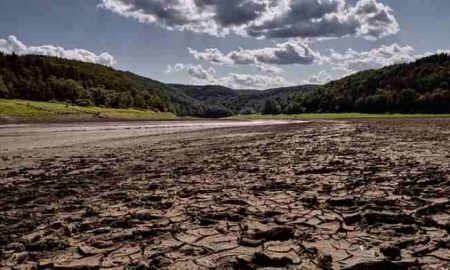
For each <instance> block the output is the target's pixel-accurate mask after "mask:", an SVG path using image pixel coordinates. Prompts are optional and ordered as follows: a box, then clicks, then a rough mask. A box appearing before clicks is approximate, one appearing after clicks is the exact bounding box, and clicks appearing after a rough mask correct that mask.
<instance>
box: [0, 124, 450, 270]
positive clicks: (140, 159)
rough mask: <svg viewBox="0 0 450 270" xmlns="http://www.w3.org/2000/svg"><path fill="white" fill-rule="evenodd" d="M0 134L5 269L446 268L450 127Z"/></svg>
mask: <svg viewBox="0 0 450 270" xmlns="http://www.w3.org/2000/svg"><path fill="white" fill-rule="evenodd" d="M213 123H214V124H213V126H211V125H212V124H211V123H209V124H208V123H206V124H205V125H204V126H201V125H199V123H198V122H196V123H195V124H189V123H188V122H186V123H180V125H179V126H173V125H172V124H173V123H168V124H167V125H166V126H164V125H165V123H159V124H158V125H160V126H158V127H156V126H155V124H153V123H125V124H118V123H115V124H104V123H102V124H98V123H97V124H83V125H79V124H54V125H28V126H24V125H12V126H2V127H0V148H1V149H0V194H2V196H0V269H2V270H3V269H12V268H15V269H17V268H20V269H31V268H39V269H51V268H55V269H98V268H111V269H112V268H115V269H124V268H128V269H274V268H278V269H279V268H281V269H348V270H349V269H353V270H356V269H450V268H449V258H450V236H449V233H450V201H449V197H450V120H448V119H447V120H445V119H443V120H439V119H433V120H431V119H428V120H420V119H415V120H371V121H362V120H360V121H327V122H323V121H318V122H315V121H310V122H298V123H294V122H291V123H286V122H283V123H282V122H278V123H275V122H259V123H258V124H251V125H249V124H248V123H247V124H236V122H232V123H235V124H232V123H228V122H227V123H225V122H222V123H219V122H213Z"/></svg>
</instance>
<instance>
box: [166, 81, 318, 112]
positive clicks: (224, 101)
mask: <svg viewBox="0 0 450 270" xmlns="http://www.w3.org/2000/svg"><path fill="white" fill-rule="evenodd" d="M170 86H171V87H172V88H173V89H174V90H175V91H178V92H180V93H183V94H185V95H187V96H190V97H192V98H194V99H196V100H198V101H201V102H203V103H205V104H209V105H213V106H215V107H217V108H222V109H225V110H229V111H230V112H231V113H232V114H242V113H244V114H248V113H257V112H261V111H262V109H263V107H264V104H265V102H266V101H274V102H286V101H288V100H289V99H290V98H292V97H293V96H294V95H295V94H296V93H299V92H306V91H311V90H313V89H315V88H316V87H317V86H313V85H305V86H294V87H284V88H276V89H268V90H235V89H231V88H227V87H224V86H218V85H206V86H195V85H181V84H170Z"/></svg>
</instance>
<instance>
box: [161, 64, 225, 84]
mask: <svg viewBox="0 0 450 270" xmlns="http://www.w3.org/2000/svg"><path fill="white" fill-rule="evenodd" d="M181 71H187V73H188V74H189V75H190V76H191V77H193V78H195V79H197V80H200V81H214V79H215V78H214V76H215V74H216V71H215V70H214V69H213V68H211V67H209V68H205V67H203V66H202V65H191V64H181V63H178V64H175V65H173V66H171V65H169V66H167V69H166V73H172V72H181Z"/></svg>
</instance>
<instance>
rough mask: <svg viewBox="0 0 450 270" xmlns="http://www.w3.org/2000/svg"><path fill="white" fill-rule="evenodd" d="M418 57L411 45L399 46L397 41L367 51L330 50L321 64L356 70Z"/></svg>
mask: <svg viewBox="0 0 450 270" xmlns="http://www.w3.org/2000/svg"><path fill="white" fill-rule="evenodd" d="M418 57H419V56H418V55H416V53H415V50H414V48H413V47H411V46H409V45H406V46H400V45H398V44H397V43H393V44H391V45H382V46H381V47H379V48H374V49H372V50H369V51H360V52H358V51H355V50H353V49H348V50H347V51H346V52H345V53H343V54H341V53H337V52H335V51H334V50H331V54H330V55H329V56H327V57H323V58H322V60H323V63H322V64H325V65H331V66H333V67H335V68H337V69H341V70H344V71H349V72H356V71H361V70H366V69H376V68H381V67H384V66H388V65H393V64H399V63H406V62H411V61H414V60H415V59H417V58H418Z"/></svg>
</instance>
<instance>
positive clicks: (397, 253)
mask: <svg viewBox="0 0 450 270" xmlns="http://www.w3.org/2000/svg"><path fill="white" fill-rule="evenodd" d="M380 252H381V253H382V254H383V255H384V256H385V257H386V258H388V259H389V260H393V261H397V260H400V259H401V250H400V248H399V247H397V246H394V245H392V244H382V245H381V246H380Z"/></svg>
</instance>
